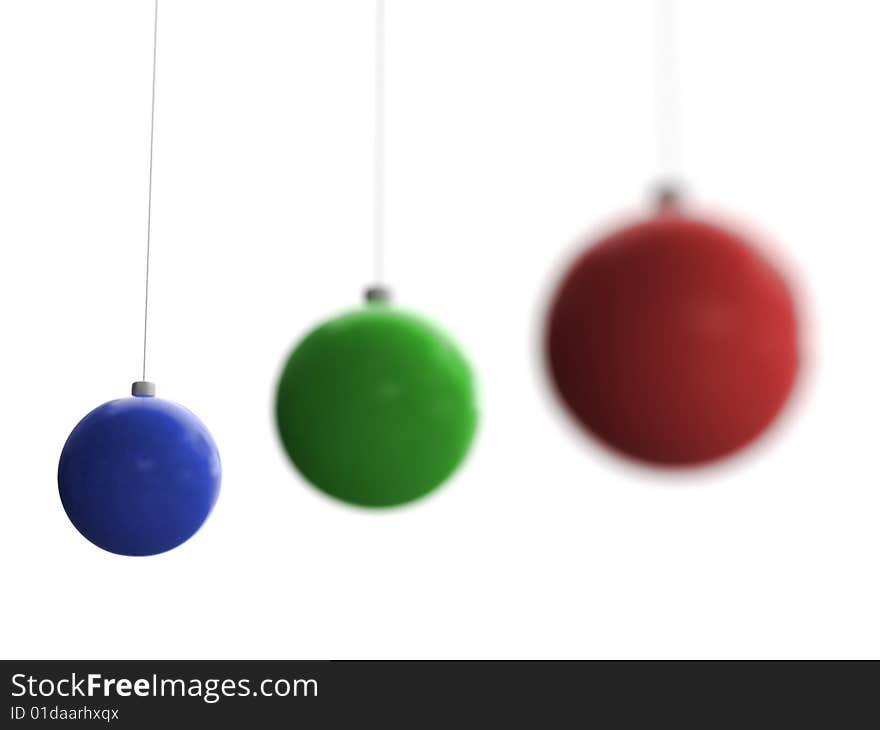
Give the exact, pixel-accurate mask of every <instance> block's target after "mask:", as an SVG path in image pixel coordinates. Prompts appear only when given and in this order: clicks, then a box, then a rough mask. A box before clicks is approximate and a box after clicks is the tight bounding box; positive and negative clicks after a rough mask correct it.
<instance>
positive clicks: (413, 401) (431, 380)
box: [275, 289, 477, 507]
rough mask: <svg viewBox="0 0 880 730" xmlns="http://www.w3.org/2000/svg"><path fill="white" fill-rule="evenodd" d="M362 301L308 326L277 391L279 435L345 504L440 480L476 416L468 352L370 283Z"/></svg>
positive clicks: (391, 497)
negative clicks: (325, 319)
mask: <svg viewBox="0 0 880 730" xmlns="http://www.w3.org/2000/svg"><path fill="white" fill-rule="evenodd" d="M367 299H368V302H367V304H366V305H365V306H363V307H361V308H359V309H356V310H353V311H351V312H347V313H345V314H342V315H340V316H338V317H335V318H333V319H331V320H329V321H327V322H325V323H324V324H321V325H319V326H318V327H317V328H315V329H314V330H312V331H311V332H310V333H309V334H307V335H306V336H305V337H304V338H303V339H302V341H301V342H300V343H299V344H298V345H297V346H296V348H295V349H294V350H293V352H292V353H291V355H290V356H289V358H288V360H287V362H286V365H285V366H284V369H283V372H282V374H281V377H280V380H279V383H278V388H277V392H276V400H275V417H276V425H277V427H278V434H279V436H280V439H281V443H282V445H283V447H284V450H285V451H286V453H287V455H288V456H289V457H290V460H291V461H292V462H293V464H294V466H295V467H296V468H297V470H298V471H299V472H300V474H302V476H303V477H305V479H306V480H307V481H309V482H310V483H311V484H312V485H314V486H315V487H317V488H318V489H319V490H321V491H322V492H324V493H325V494H328V495H330V496H332V497H335V498H336V499H339V500H342V501H344V502H347V503H349V504H354V505H359V506H364V507H391V506H397V505H402V504H406V503H409V502H413V501H414V500H417V499H419V498H422V497H424V496H425V495H427V494H429V493H430V492H432V491H433V490H435V489H436V488H437V487H439V486H440V485H441V484H442V483H444V482H445V481H446V480H447V479H448V478H449V477H450V476H451V475H452V473H453V472H454V471H455V470H456V469H457V468H458V467H459V465H460V464H461V463H462V461H463V460H464V458H465V456H466V454H467V452H468V449H469V447H470V444H471V441H472V439H473V436H474V433H475V430H476V424H477V405H476V393H475V386H474V379H473V375H472V373H471V369H470V366H469V365H468V363H467V361H466V359H465V357H464V355H463V354H462V353H461V351H460V350H459V349H458V347H457V346H456V345H455V344H454V343H453V342H452V341H451V340H450V339H449V338H448V337H447V335H446V334H445V333H443V332H442V331H441V330H440V329H438V328H437V327H436V326H435V325H433V324H432V323H430V322H428V321H427V320H425V319H423V318H422V317H419V316H417V315H415V314H412V313H410V312H407V311H404V310H401V309H398V308H396V307H393V306H391V305H390V304H388V302H387V301H386V300H387V295H385V293H384V292H383V291H382V290H377V289H373V290H369V291H368V295H367Z"/></svg>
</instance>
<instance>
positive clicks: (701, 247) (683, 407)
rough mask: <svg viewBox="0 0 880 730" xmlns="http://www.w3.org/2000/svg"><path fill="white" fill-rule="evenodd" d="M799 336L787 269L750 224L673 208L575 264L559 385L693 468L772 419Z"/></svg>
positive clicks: (561, 323)
mask: <svg viewBox="0 0 880 730" xmlns="http://www.w3.org/2000/svg"><path fill="white" fill-rule="evenodd" d="M797 340H798V337H797V319H796V314H795V307H794V303H793V301H792V296H791V293H790V291H789V289H788V286H787V285H786V283H785V281H784V280H783V278H782V276H781V275H780V274H779V273H778V272H777V271H776V270H775V269H773V268H772V267H771V266H770V264H769V263H768V262H767V261H766V260H765V259H764V257H763V256H762V255H761V254H760V253H759V252H758V251H757V250H756V249H755V248H754V247H753V246H751V245H750V244H749V243H748V242H747V241H745V240H743V239H742V238H741V237H739V236H738V235H737V234H735V233H733V232H731V231H729V230H726V229H724V228H720V227H718V226H716V225H713V224H710V223H708V222H705V221H702V220H697V219H695V218H692V217H689V216H687V215H685V214H683V213H682V212H680V211H679V210H678V209H677V208H675V207H674V206H673V207H666V208H663V209H661V211H660V213H659V214H658V215H656V216H655V217H653V218H651V219H649V220H647V221H644V222H641V223H637V224H635V225H632V226H629V227H626V228H623V229H621V230H619V231H617V232H616V233H613V234H612V235H610V236H608V237H607V238H605V239H603V240H601V241H600V242H599V243H597V244H596V245H594V246H592V247H591V248H590V249H589V250H588V251H587V252H586V253H584V254H583V255H582V256H581V257H580V258H579V259H578V260H577V261H576V262H575V264H574V266H572V268H571V270H570V271H569V272H568V274H567V276H566V277H565V279H564V281H563V283H562V286H561V287H560V289H559V292H558V294H557V296H556V300H555V301H554V303H553V306H552V309H551V313H550V318H549V323H548V327H547V340H546V346H547V358H548V363H549V368H550V372H551V374H552V377H553V380H554V382H555V385H556V388H557V389H558V391H559V394H560V395H561V396H562V399H563V400H564V401H565V403H566V404H567V405H568V407H569V408H570V409H571V411H572V413H573V414H574V415H575V417H576V418H577V419H578V420H579V421H580V422H581V423H582V424H583V425H584V426H585V427H586V428H587V429H588V430H589V431H590V432H592V433H593V434H594V435H596V436H597V437H598V438H599V439H601V440H602V441H604V442H605V443H606V444H608V445H610V446H611V447H612V448H614V449H616V450H618V451H621V452H623V453H624V454H626V455H628V456H631V457H634V458H636V459H640V460H644V461H648V462H654V463H658V464H666V465H691V464H699V463H701V462H707V461H711V460H713V459H718V458H720V457H723V456H726V455H728V454H730V453H731V452H733V451H736V450H737V449H739V448H741V447H743V446H745V445H746V444H747V443H749V442H750V441H752V440H753V439H754V438H755V437H757V436H758V435H759V434H760V433H761V432H762V431H763V430H764V429H765V428H766V427H767V426H768V425H769V424H770V423H771V421H773V419H774V418H775V417H776V415H777V414H778V413H779V411H780V409H781V408H782V406H783V404H784V403H785V401H786V399H787V398H788V396H789V393H790V392H791V389H792V385H793V384H794V380H795V375H796V372H797V368H798V342H797Z"/></svg>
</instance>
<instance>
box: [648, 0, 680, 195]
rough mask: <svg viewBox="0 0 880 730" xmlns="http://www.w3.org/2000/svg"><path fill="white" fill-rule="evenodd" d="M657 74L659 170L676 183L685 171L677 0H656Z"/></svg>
mask: <svg viewBox="0 0 880 730" xmlns="http://www.w3.org/2000/svg"><path fill="white" fill-rule="evenodd" d="M654 74H655V78H654V88H655V95H656V115H657V116H656V125H657V166H658V172H659V174H660V178H661V181H662V182H661V185H665V186H672V187H675V186H676V185H678V184H680V181H681V171H682V159H681V158H682V154H681V99H680V79H679V61H678V2H677V0H654Z"/></svg>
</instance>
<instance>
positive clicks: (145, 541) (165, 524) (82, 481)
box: [58, 382, 221, 556]
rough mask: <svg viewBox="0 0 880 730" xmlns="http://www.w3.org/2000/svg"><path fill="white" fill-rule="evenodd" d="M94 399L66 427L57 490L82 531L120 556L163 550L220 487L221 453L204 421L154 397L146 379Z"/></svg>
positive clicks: (201, 514) (185, 534) (195, 520)
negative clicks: (120, 394) (117, 394)
mask: <svg viewBox="0 0 880 730" xmlns="http://www.w3.org/2000/svg"><path fill="white" fill-rule="evenodd" d="M132 393H133V396H132V397H130V398H120V399H118V400H113V401H110V402H108V403H104V404H103V405H101V406H98V407H97V408H96V409H95V410H93V411H92V412H91V413H89V414H88V415H87V416H85V418H83V419H82V420H81V421H80V422H79V423H78V424H77V425H76V427H75V428H74V429H73V431H72V432H71V434H70V436H69V437H68V439H67V442H66V443H65V444H64V449H63V450H62V452H61V459H60V462H59V464H58V491H59V494H60V496H61V502H62V504H63V505H64V510H65V511H66V512H67V516H68V517H69V518H70V521H71V522H72V523H73V524H74V526H75V527H76V529H77V530H79V531H80V533H82V535H83V536H84V537H85V538H87V539H88V540H90V541H91V542H93V543H94V544H95V545H97V546H98V547H100V548H103V549H104V550H107V551H109V552H112V553H117V554H119V555H131V556H145V555H156V554H158V553H163V552H166V551H168V550H171V549H172V548H175V547H177V546H178V545H180V544H182V543H184V542H185V541H186V540H188V539H189V538H190V537H192V536H193V535H194V534H195V533H196V532H197V531H198V529H199V528H200V527H201V526H202V524H203V523H204V522H205V520H206V519H207V518H208V515H209V514H210V512H211V509H212V508H213V507H214V504H215V502H216V501H217V497H218V494H219V491H220V476H221V468H220V455H219V454H218V452H217V447H216V445H215V444H214V440H213V439H212V438H211V434H210V433H209V432H208V429H207V428H206V427H205V425H204V424H203V423H202V422H201V421H200V420H199V419H198V418H197V417H196V416H195V415H194V414H193V413H191V412H190V411H188V410H187V409H186V408H184V407H183V406H180V405H178V404H177V403H173V402H171V401H167V400H162V399H160V398H156V397H154V393H155V389H154V387H153V384H152V383H146V382H138V383H135V384H134V385H133V386H132Z"/></svg>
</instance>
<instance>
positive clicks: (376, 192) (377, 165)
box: [373, 0, 385, 290]
mask: <svg viewBox="0 0 880 730" xmlns="http://www.w3.org/2000/svg"><path fill="white" fill-rule="evenodd" d="M375 30H376V38H375V68H374V76H373V79H374V84H375V87H374V94H373V105H374V106H373V113H374V118H373V134H374V137H373V276H374V287H375V288H376V289H378V290H381V289H382V287H383V285H384V281H385V0H376V29H375Z"/></svg>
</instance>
